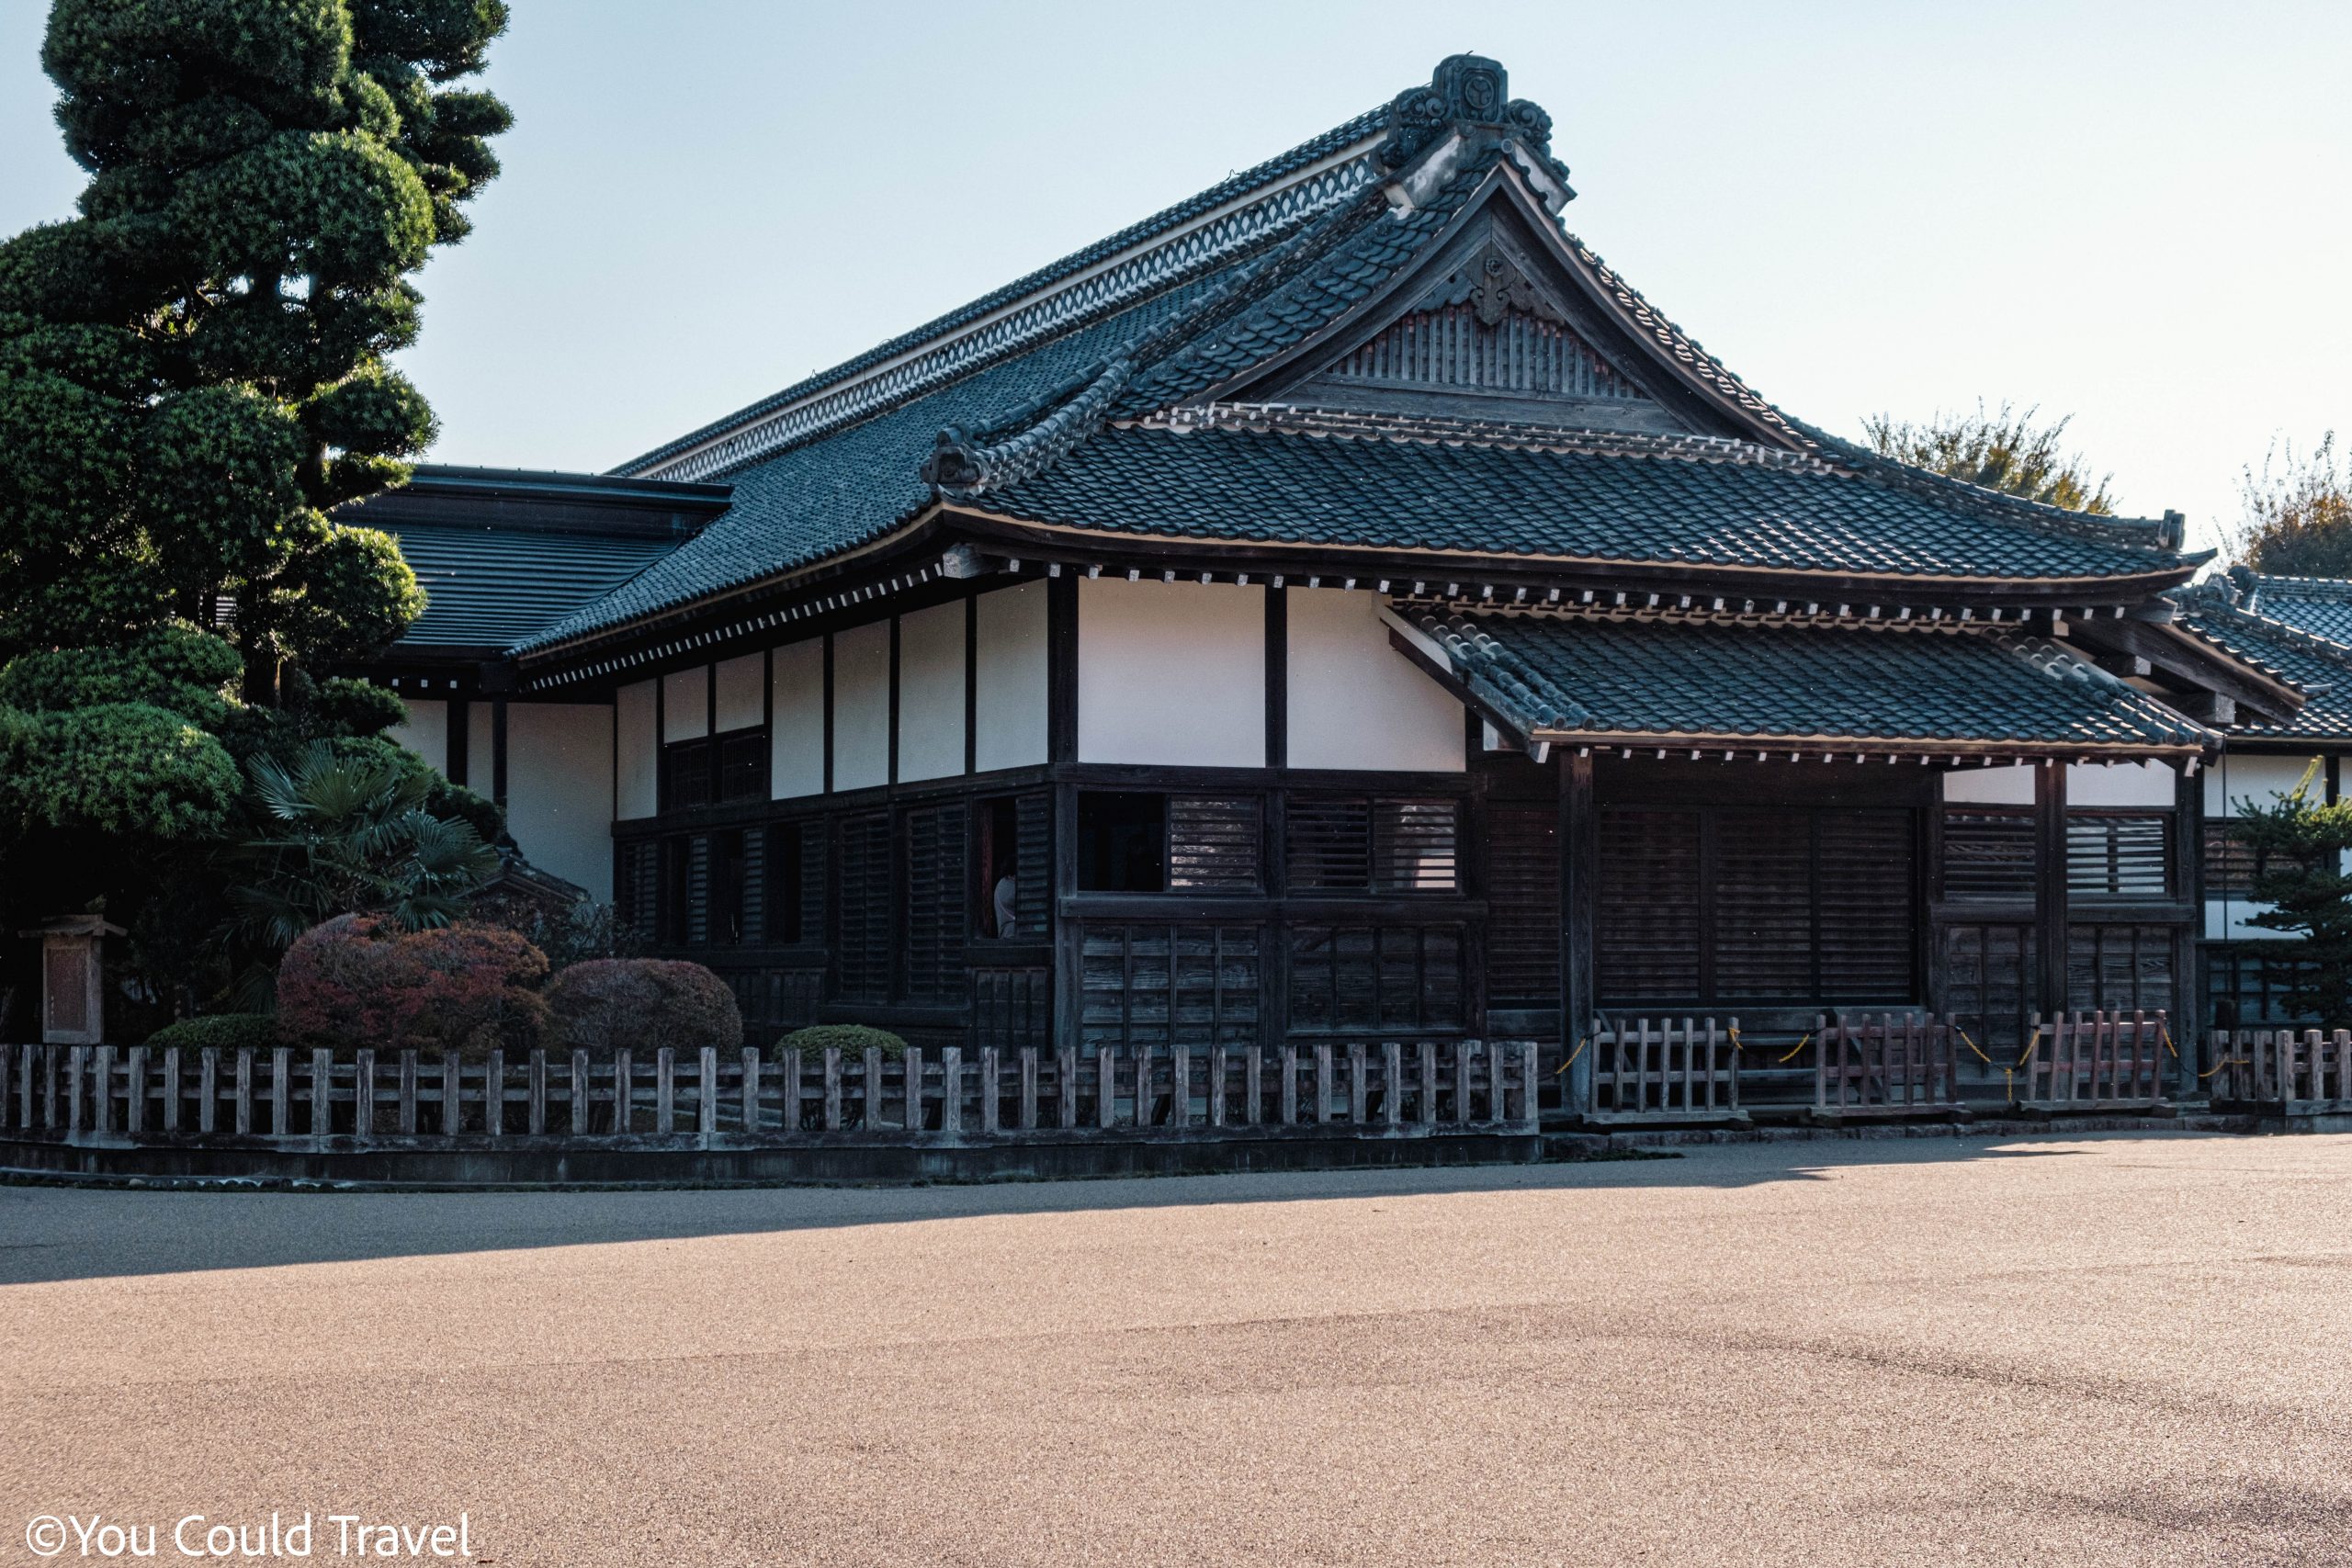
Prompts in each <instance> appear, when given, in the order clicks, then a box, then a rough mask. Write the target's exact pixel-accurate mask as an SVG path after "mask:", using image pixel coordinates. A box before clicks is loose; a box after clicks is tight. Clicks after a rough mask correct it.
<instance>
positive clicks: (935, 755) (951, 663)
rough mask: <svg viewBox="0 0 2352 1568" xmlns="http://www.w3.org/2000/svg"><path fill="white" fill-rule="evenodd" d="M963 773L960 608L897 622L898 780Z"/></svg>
mask: <svg viewBox="0 0 2352 1568" xmlns="http://www.w3.org/2000/svg"><path fill="white" fill-rule="evenodd" d="M963 771H964V602H963V601H962V600H960V599H959V600H957V601H956V602H955V603H954V604H934V605H933V606H932V607H931V608H930V609H928V610H917V611H915V612H914V613H913V614H912V615H901V616H899V781H900V782H901V783H904V782H907V781H909V780H913V779H944V778H952V777H955V776H956V775H957V774H959V773H962V772H963Z"/></svg>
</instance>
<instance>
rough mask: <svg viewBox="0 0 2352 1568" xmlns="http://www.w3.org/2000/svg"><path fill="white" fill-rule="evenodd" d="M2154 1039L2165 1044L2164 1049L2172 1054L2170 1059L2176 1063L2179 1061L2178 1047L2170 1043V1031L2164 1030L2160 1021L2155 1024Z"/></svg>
mask: <svg viewBox="0 0 2352 1568" xmlns="http://www.w3.org/2000/svg"><path fill="white" fill-rule="evenodd" d="M2156 1037H2157V1038H2158V1039H2160V1040H2162V1041H2163V1042H2164V1043H2165V1050H2167V1051H2169V1052H2171V1053H2172V1059H2173V1060H2174V1061H2176V1062H2177V1061H2179V1060H2180V1047H2179V1046H2177V1045H2176V1044H2174V1043H2172V1031H2171V1030H2170V1029H2168V1028H2166V1027H2165V1024H2164V1023H2163V1021H2161V1020H2160V1021H2158V1022H2157V1024H2156Z"/></svg>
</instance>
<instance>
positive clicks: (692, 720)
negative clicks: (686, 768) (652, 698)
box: [662, 664, 710, 742]
mask: <svg viewBox="0 0 2352 1568" xmlns="http://www.w3.org/2000/svg"><path fill="white" fill-rule="evenodd" d="M709 733H710V666H709V665H707V664H697V665H695V667H694V668H693V669H692V670H673V671H671V672H670V673H669V674H667V675H664V676H662V740H663V741H664V742H668V741H672V740H699V739H702V738H703V737H704V736H706V735H708V734H709Z"/></svg>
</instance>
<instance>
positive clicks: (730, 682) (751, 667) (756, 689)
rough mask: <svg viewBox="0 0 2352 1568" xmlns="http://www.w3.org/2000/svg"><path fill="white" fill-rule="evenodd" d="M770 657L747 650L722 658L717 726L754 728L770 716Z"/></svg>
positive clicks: (719, 672)
mask: <svg viewBox="0 0 2352 1568" xmlns="http://www.w3.org/2000/svg"><path fill="white" fill-rule="evenodd" d="M767 663H768V661H767V656H766V655H765V654H760V653H747V654H745V655H743V656H742V657H741V659H722V660H719V661H718V716H717V717H716V720H715V722H714V725H713V728H718V729H722V730H726V729H751V728H755V727H756V726H757V725H758V724H759V722H760V721H761V720H762V719H763V718H765V717H766V716H767V707H766V705H765V701H764V699H765V697H766V690H765V688H766V685H767Z"/></svg>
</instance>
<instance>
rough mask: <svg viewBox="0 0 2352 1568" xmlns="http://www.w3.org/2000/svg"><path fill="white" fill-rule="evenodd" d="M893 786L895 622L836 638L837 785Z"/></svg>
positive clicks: (839, 634)
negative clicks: (892, 657) (892, 628)
mask: <svg viewBox="0 0 2352 1568" xmlns="http://www.w3.org/2000/svg"><path fill="white" fill-rule="evenodd" d="M889 782H890V623H889V622H888V621H876V622H874V623H873V624H872V625H870V626H853V627H851V628H850V629H849V630H848V631H845V632H836V633H834V634H833V787H834V788H835V789H837V790H838V789H865V788H866V787H867V786H869V785H872V784H888V783H889Z"/></svg>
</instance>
